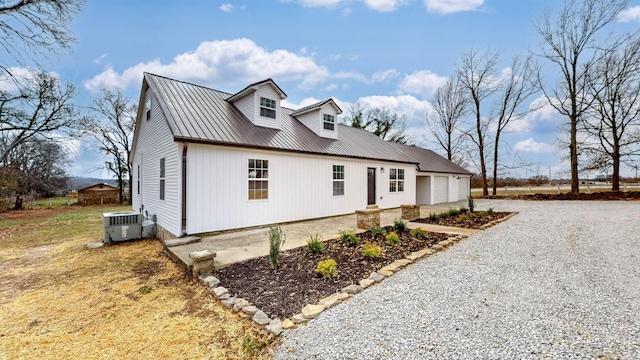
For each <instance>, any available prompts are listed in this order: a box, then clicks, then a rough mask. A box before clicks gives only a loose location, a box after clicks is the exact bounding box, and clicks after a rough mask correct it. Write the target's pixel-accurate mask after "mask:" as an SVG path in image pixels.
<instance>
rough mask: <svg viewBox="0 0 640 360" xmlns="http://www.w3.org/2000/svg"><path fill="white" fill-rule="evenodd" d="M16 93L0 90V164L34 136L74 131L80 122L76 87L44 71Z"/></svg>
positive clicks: (57, 134) (43, 137) (44, 136)
mask: <svg viewBox="0 0 640 360" xmlns="http://www.w3.org/2000/svg"><path fill="white" fill-rule="evenodd" d="M21 85H23V86H22V87H21V88H20V89H19V90H17V91H16V92H14V93H11V92H7V91H2V90H0V163H4V162H5V160H6V158H7V156H8V154H9V153H10V152H11V151H13V150H14V149H15V148H16V147H18V146H19V145H21V144H24V143H26V142H29V141H31V140H33V139H35V138H40V139H52V136H54V135H55V136H59V135H60V133H67V134H71V133H73V131H74V129H76V128H77V127H78V125H79V122H78V120H79V119H78V117H77V114H76V111H75V108H74V105H73V103H72V101H73V98H74V96H75V88H74V86H73V85H72V84H69V83H67V84H66V85H65V86H64V87H61V86H60V82H59V80H58V78H57V77H56V76H55V75H53V74H50V73H47V72H44V71H41V72H38V73H36V74H35V75H34V77H33V78H32V79H31V81H30V82H29V83H27V84H21Z"/></svg>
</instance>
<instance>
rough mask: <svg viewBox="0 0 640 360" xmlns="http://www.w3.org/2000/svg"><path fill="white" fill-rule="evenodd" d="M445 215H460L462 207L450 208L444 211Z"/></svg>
mask: <svg viewBox="0 0 640 360" xmlns="http://www.w3.org/2000/svg"><path fill="white" fill-rule="evenodd" d="M444 214H445V216H447V217H450V216H458V215H460V209H454V208H450V209H449V210H447V211H446V212H444Z"/></svg>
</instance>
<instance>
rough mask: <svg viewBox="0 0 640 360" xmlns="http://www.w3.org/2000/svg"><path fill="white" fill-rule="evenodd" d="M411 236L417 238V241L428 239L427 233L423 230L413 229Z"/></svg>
mask: <svg viewBox="0 0 640 360" xmlns="http://www.w3.org/2000/svg"><path fill="white" fill-rule="evenodd" d="M409 235H411V237H413V238H416V239H426V238H427V232H426V231H424V230H422V229H412V230H411V232H409Z"/></svg>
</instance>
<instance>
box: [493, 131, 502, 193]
mask: <svg viewBox="0 0 640 360" xmlns="http://www.w3.org/2000/svg"><path fill="white" fill-rule="evenodd" d="M499 141H500V131H496V142H495V146H494V149H493V189H492V191H491V193H492V194H493V195H496V194H497V192H498V142H499Z"/></svg>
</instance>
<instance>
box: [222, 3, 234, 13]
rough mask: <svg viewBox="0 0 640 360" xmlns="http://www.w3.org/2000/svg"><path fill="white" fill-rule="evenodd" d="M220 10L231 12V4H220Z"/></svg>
mask: <svg viewBox="0 0 640 360" xmlns="http://www.w3.org/2000/svg"><path fill="white" fill-rule="evenodd" d="M220 10H222V11H224V12H226V13H230V12H232V11H233V5H231V4H220Z"/></svg>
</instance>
